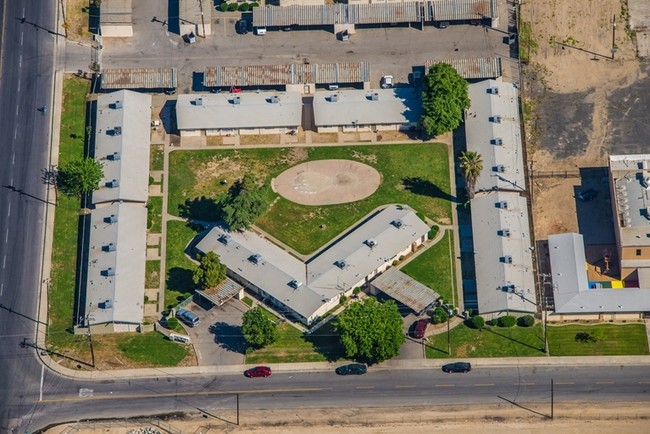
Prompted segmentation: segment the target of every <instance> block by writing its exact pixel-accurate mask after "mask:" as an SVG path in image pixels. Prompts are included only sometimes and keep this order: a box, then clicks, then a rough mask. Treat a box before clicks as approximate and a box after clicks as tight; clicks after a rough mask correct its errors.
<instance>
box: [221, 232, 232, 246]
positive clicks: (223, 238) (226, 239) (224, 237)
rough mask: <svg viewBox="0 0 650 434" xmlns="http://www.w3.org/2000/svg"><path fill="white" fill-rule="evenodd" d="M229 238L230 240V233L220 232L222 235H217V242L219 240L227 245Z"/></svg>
mask: <svg viewBox="0 0 650 434" xmlns="http://www.w3.org/2000/svg"><path fill="white" fill-rule="evenodd" d="M230 240H232V237H231V236H230V235H228V234H222V235H221V236H220V237H219V242H220V243H221V244H224V245H226V246H227V245H228V243H230Z"/></svg>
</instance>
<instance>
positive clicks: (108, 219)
mask: <svg viewBox="0 0 650 434" xmlns="http://www.w3.org/2000/svg"><path fill="white" fill-rule="evenodd" d="M104 223H117V216H116V215H115V214H111V215H109V216H108V217H104Z"/></svg>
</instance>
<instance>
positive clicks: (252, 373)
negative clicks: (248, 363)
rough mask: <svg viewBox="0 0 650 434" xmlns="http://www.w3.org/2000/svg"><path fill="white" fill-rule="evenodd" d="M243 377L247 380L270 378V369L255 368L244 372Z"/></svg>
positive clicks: (263, 367)
mask: <svg viewBox="0 0 650 434" xmlns="http://www.w3.org/2000/svg"><path fill="white" fill-rule="evenodd" d="M244 375H245V376H246V377H248V378H255V377H270V376H271V368H269V367H268V366H255V367H254V368H250V369H247V370H245V371H244Z"/></svg>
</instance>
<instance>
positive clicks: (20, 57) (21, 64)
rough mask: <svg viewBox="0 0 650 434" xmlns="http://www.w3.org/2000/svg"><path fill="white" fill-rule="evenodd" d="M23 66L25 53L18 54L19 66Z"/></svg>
mask: <svg viewBox="0 0 650 434" xmlns="http://www.w3.org/2000/svg"><path fill="white" fill-rule="evenodd" d="M22 67H23V55H22V54H21V55H20V56H18V68H22Z"/></svg>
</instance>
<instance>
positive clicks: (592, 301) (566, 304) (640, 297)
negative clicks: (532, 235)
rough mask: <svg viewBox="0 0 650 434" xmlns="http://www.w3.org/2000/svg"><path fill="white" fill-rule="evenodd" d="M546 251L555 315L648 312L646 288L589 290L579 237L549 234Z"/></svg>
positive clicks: (648, 293)
mask: <svg viewBox="0 0 650 434" xmlns="http://www.w3.org/2000/svg"><path fill="white" fill-rule="evenodd" d="M548 249H549V257H550V261H551V273H552V280H553V298H554V301H555V312H556V313H566V314H569V313H585V314H586V313H605V312H607V313H616V312H621V313H623V312H645V311H650V289H647V288H598V287H594V288H592V287H590V286H591V285H590V284H589V280H588V278H587V268H586V267H587V260H586V259H585V249H584V241H583V238H582V235H580V234H576V233H567V234H557V235H549V237H548ZM594 286H595V285H594Z"/></svg>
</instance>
